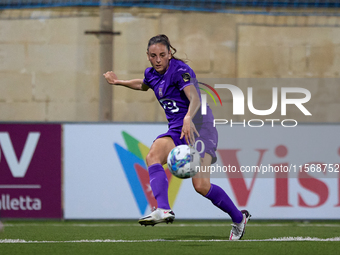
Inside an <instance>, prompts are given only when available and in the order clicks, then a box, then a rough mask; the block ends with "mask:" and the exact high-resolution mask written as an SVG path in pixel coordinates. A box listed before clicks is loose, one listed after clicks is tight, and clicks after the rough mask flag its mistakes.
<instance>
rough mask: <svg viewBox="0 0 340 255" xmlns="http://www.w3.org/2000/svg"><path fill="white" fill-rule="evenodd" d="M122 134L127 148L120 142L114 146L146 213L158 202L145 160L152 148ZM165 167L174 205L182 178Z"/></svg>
mask: <svg viewBox="0 0 340 255" xmlns="http://www.w3.org/2000/svg"><path fill="white" fill-rule="evenodd" d="M122 135H123V138H124V141H125V145H126V148H127V149H125V148H124V147H122V146H121V145H119V144H118V143H114V148H115V149H116V152H117V154H118V157H119V159H120V162H121V164H122V167H123V169H124V173H125V176H126V178H127V180H128V182H129V184H130V188H131V191H132V193H133V195H134V198H135V200H136V203H137V205H138V208H139V211H140V213H141V215H144V214H145V213H146V209H147V207H148V206H150V207H151V208H152V207H153V206H155V207H157V202H156V200H155V198H154V196H153V194H152V191H151V187H150V183H149V174H148V170H147V165H146V161H145V159H146V155H147V154H148V152H149V150H150V148H149V147H147V146H146V145H145V144H143V143H141V142H140V141H139V140H137V139H136V138H135V137H133V136H131V135H130V134H128V133H127V132H125V131H123V132H122ZM163 167H164V168H165V173H166V175H167V177H168V181H169V203H170V206H171V207H173V205H174V203H175V200H176V197H177V194H178V191H179V189H180V186H181V183H182V180H181V179H179V178H176V177H174V176H173V175H171V173H170V171H169V169H167V166H166V165H165V166H163Z"/></svg>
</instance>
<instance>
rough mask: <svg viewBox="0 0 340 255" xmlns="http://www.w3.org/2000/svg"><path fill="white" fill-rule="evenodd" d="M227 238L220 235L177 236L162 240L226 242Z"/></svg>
mask: <svg viewBox="0 0 340 255" xmlns="http://www.w3.org/2000/svg"><path fill="white" fill-rule="evenodd" d="M228 239H229V237H228V236H221V235H206V236H204V235H200V236H198V235H177V236H174V237H169V238H164V240H169V241H178V240H228Z"/></svg>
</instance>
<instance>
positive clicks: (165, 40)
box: [147, 34, 186, 63]
mask: <svg viewBox="0 0 340 255" xmlns="http://www.w3.org/2000/svg"><path fill="white" fill-rule="evenodd" d="M157 43H161V44H163V45H165V46H166V47H167V49H168V51H170V52H171V58H174V59H177V60H180V61H182V62H184V63H186V61H184V60H182V59H180V58H177V57H175V56H174V55H175V53H176V52H177V50H176V49H175V48H174V47H173V46H172V45H171V43H170V40H169V38H168V37H167V36H166V35H164V34H159V35H156V36H154V37H152V38H151V39H150V40H149V43H148V49H147V50H149V47H150V46H151V45H154V44H157Z"/></svg>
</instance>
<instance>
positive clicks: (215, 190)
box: [205, 184, 243, 223]
mask: <svg viewBox="0 0 340 255" xmlns="http://www.w3.org/2000/svg"><path fill="white" fill-rule="evenodd" d="M205 197H206V198H208V199H210V200H211V202H212V203H213V204H214V205H215V206H217V207H218V208H220V209H221V210H222V211H224V212H226V213H228V214H229V215H230V217H231V219H232V221H233V222H235V223H240V222H241V221H242V220H243V215H242V213H241V211H240V210H238V209H237V207H236V206H235V204H234V203H233V201H231V199H230V197H229V196H228V195H227V193H225V192H224V190H223V189H221V188H220V187H219V186H217V185H214V184H211V188H210V190H209V192H208V193H207V194H206V195H205Z"/></svg>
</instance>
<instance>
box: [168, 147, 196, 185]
mask: <svg viewBox="0 0 340 255" xmlns="http://www.w3.org/2000/svg"><path fill="white" fill-rule="evenodd" d="M200 159H201V158H200V155H199V153H198V151H197V150H195V149H194V148H192V147H189V146H188V145H185V144H182V145H179V146H176V147H175V148H173V149H172V150H171V151H170V153H169V155H168V160H167V161H168V167H169V170H170V172H171V173H172V174H173V175H174V176H176V177H178V178H181V179H186V178H190V177H193V176H194V175H195V174H196V173H197V170H198V169H199V167H200V165H201V164H200Z"/></svg>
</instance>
